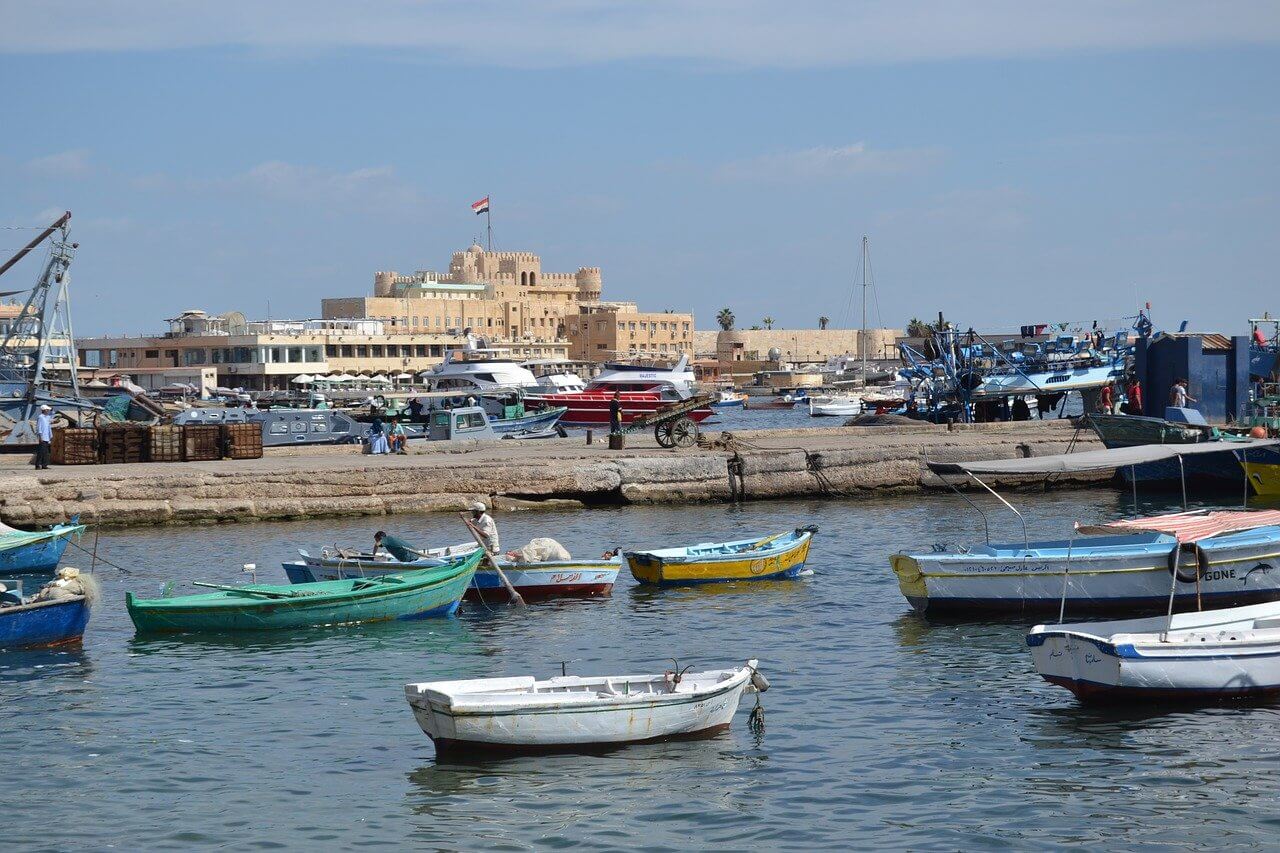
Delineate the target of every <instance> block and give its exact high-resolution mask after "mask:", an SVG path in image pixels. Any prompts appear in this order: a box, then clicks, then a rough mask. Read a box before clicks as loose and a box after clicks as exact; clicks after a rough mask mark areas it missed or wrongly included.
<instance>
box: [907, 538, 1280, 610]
mask: <svg viewBox="0 0 1280 853" xmlns="http://www.w3.org/2000/svg"><path fill="white" fill-rule="evenodd" d="M1125 538H1126V537H1107V538H1106V541H1103V542H1100V543H1098V544H1093V543H1090V538H1089V537H1085V538H1081V539H1078V540H1076V543H1075V548H1074V549H1073V552H1072V557H1071V560H1070V563H1069V565H1068V561H1067V558H1066V556H1067V555H1066V549H1065V547H1063V546H1065V543H1040V544H1041V545H1045V546H1046V547H1040V548H1037V543H1031V551H1030V552H1028V554H1029V555H1028V556H1026V557H1025V558H1024V557H1022V556H1019V553H1018V552H1017V551H1016V550H1014V549H1004V548H1003V547H1002V546H996V553H995V554H991V553H980V552H978V551H976V550H975V551H973V552H970V553H968V554H942V553H937V554H895V555H893V556H892V557H891V558H890V562H891V564H892V566H893V570H894V573H895V574H896V575H897V577H898V585H899V589H900V590H901V591H902V594H903V596H904V597H906V599H907V601H908V602H909V603H910V604H911V606H912V607H913V608H914V609H915V610H916V611H917V612H920V613H924V614H928V615H931V616H932V615H943V616H978V615H990V614H1024V613H1025V614H1034V613H1057V612H1058V610H1059V608H1060V606H1061V599H1062V595H1063V589H1064V580H1065V581H1066V611H1067V613H1070V614H1083V613H1109V612H1135V611H1138V612H1142V611H1149V612H1156V611H1160V610H1163V609H1165V608H1166V607H1167V606H1168V602H1169V588H1170V585H1171V583H1172V581H1173V578H1172V575H1171V574H1170V567H1169V563H1170V560H1171V552H1172V550H1173V547H1174V542H1173V539H1172V537H1168V536H1164V537H1159V536H1150V537H1145V540H1146V541H1141V540H1142V538H1141V537H1138V538H1135V541H1134V542H1133V543H1132V544H1119V542H1118V540H1123V539H1125ZM1048 544H1052V546H1053V547H1051V548H1050V547H1047V545H1048ZM1200 547H1201V550H1202V552H1203V555H1204V559H1203V565H1200V564H1196V565H1187V566H1184V567H1183V568H1182V569H1181V570H1180V573H1181V574H1182V575H1183V576H1184V577H1186V578H1187V579H1186V580H1179V581H1178V583H1177V585H1176V589H1175V593H1174V595H1175V598H1174V606H1175V608H1176V609H1178V610H1188V609H1196V607H1197V605H1198V603H1199V604H1203V606H1205V607H1237V606H1242V605H1246V604H1256V603H1260V602H1266V601H1275V600H1280V529H1277V528H1274V527H1264V528H1258V529H1256V530H1249V531H1243V532H1239V533H1233V534H1229V535H1225V536H1221V537H1215V538H1214V539H1213V540H1204V541H1202V542H1201V543H1200ZM1005 550H1013V553H1007V554H1003V553H1001V551H1005ZM1184 556H1185V557H1186V558H1187V560H1188V562H1190V561H1193V560H1196V558H1195V557H1193V556H1189V555H1186V554H1184ZM1179 559H1180V560H1181V559H1182V558H1179ZM1197 577H1198V578H1199V582H1198V583H1197V580H1196V578H1197Z"/></svg>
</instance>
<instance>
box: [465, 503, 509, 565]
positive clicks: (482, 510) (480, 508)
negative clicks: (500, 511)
mask: <svg viewBox="0 0 1280 853" xmlns="http://www.w3.org/2000/svg"><path fill="white" fill-rule="evenodd" d="M471 523H472V524H473V525H475V528H476V530H478V531H480V538H481V539H482V540H484V547H486V548H488V549H489V553H490V554H501V553H502V551H501V550H499V544H498V525H496V524H494V523H493V516H491V515H489V511H488V507H486V506H485V505H484V504H482V503H480V502H479V501H476V502H475V503H473V504H472V505H471Z"/></svg>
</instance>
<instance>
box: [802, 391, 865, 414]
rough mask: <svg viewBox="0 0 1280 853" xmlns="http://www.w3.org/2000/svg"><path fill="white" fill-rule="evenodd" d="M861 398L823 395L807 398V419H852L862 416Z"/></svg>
mask: <svg viewBox="0 0 1280 853" xmlns="http://www.w3.org/2000/svg"><path fill="white" fill-rule="evenodd" d="M862 409H863V406H862V398H861V397H854V396H850V395H843V396H841V395H823V396H820V397H810V398H809V417H812V418H822V417H844V418H847V417H852V416H853V415H860V414H862Z"/></svg>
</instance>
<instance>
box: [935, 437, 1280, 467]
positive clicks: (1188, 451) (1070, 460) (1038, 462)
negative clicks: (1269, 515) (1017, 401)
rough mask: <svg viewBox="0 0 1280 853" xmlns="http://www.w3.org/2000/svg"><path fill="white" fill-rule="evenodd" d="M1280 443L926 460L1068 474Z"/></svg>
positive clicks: (1243, 442) (1152, 446)
mask: <svg viewBox="0 0 1280 853" xmlns="http://www.w3.org/2000/svg"><path fill="white" fill-rule="evenodd" d="M1275 445H1280V439H1274V438H1251V439H1244V440H1241V441H1206V442H1201V443H1199V444H1143V445H1138V446H1136V447H1117V448H1114V449H1112V450H1085V451H1083V452H1081V453H1062V454H1057V455H1054V456H1029V457H1027V458H1025V459H989V460H985V461H975V462H930V463H928V464H929V470H930V471H932V472H933V473H935V474H939V475H944V474H1071V473H1077V472H1082V471H1106V470H1108V469H1111V468H1127V467H1129V466H1130V465H1142V464H1145V463H1147V462H1159V461H1161V460H1164V459H1173V458H1176V457H1178V456H1195V455H1198V454H1201V453H1227V452H1248V451H1250V450H1254V449H1256V448H1260V447H1272V446H1275Z"/></svg>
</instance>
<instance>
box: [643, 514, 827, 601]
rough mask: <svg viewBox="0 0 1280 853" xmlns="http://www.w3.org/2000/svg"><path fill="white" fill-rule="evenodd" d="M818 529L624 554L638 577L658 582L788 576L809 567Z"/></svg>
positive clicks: (668, 583) (803, 528)
mask: <svg viewBox="0 0 1280 853" xmlns="http://www.w3.org/2000/svg"><path fill="white" fill-rule="evenodd" d="M817 532H818V528H817V527H814V526H813V525H809V526H807V527H799V528H796V529H795V530H792V531H789V532H787V533H775V534H774V535H772V536H766V537H764V538H763V539H743V540H741V541H739V542H720V543H711V542H708V543H705V544H702V545H690V546H688V547H684V548H662V549H660V550H657V551H627V552H624V553H623V555H622V558H623V559H624V560H626V562H627V566H628V567H629V568H630V569H631V574H632V575H633V576H634V577H635V579H636V580H638V581H639V582H640V583H642V584H653V585H656V586H682V585H686V584H698V583H716V582H721V581H773V580H787V579H791V578H796V577H799V576H800V575H801V573H802V572H803V571H804V564H805V560H807V559H808V557H809V543H810V541H811V540H812V539H813V534H814V533H817Z"/></svg>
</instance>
